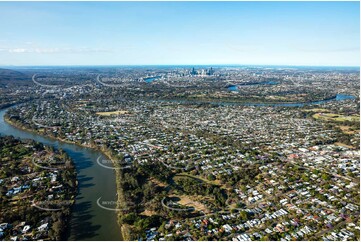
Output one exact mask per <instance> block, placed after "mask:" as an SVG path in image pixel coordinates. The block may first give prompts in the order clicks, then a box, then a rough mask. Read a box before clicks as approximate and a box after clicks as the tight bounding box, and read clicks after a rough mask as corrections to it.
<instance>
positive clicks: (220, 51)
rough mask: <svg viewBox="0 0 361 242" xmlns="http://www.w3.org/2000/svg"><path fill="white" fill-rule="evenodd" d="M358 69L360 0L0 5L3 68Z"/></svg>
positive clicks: (34, 3) (6, 3) (21, 3)
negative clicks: (71, 66) (352, 0)
mask: <svg viewBox="0 0 361 242" xmlns="http://www.w3.org/2000/svg"><path fill="white" fill-rule="evenodd" d="M212 64H213V65H217V64H223V65H227V64H232V65H237V64H239V65H247V64H249V65H307V66H359V65H360V3H359V2H0V65H2V66H4V65H15V66H26V65H30V66H37V65H212Z"/></svg>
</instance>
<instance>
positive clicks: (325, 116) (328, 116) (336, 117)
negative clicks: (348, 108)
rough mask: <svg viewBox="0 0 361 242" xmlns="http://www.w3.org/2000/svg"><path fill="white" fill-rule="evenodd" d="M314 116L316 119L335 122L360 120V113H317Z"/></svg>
mask: <svg viewBox="0 0 361 242" xmlns="http://www.w3.org/2000/svg"><path fill="white" fill-rule="evenodd" d="M312 117H313V118H315V119H322V120H325V121H334V122H344V121H350V122H360V116H359V115H350V116H345V115H341V114H335V113H316V114H314V115H313V116H312Z"/></svg>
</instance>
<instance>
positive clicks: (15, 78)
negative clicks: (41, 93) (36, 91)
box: [0, 68, 33, 87]
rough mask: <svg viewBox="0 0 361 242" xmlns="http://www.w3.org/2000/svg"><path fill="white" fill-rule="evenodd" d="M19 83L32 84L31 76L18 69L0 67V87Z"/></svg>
mask: <svg viewBox="0 0 361 242" xmlns="http://www.w3.org/2000/svg"><path fill="white" fill-rule="evenodd" d="M14 85H16V86H19V85H27V86H28V85H33V83H32V82H31V76H29V75H27V74H25V73H22V72H20V71H14V70H10V69H3V68H0V87H6V86H8V87H11V86H14Z"/></svg>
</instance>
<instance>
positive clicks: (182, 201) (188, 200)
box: [170, 195, 209, 213]
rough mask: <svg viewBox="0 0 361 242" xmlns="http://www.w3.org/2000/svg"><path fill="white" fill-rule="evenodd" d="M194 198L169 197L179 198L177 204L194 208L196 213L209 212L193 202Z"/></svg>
mask: <svg viewBox="0 0 361 242" xmlns="http://www.w3.org/2000/svg"><path fill="white" fill-rule="evenodd" d="M196 197H197V196H187V195H180V196H179V195H177V196H170V198H179V199H180V200H179V201H178V202H177V203H179V204H181V205H183V206H187V207H194V209H195V210H196V211H203V212H205V213H208V212H209V211H208V208H207V207H206V206H205V205H204V204H202V203H200V202H197V201H195V199H196ZM198 197H201V196H198Z"/></svg>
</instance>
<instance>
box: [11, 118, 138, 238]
mask: <svg viewBox="0 0 361 242" xmlns="http://www.w3.org/2000/svg"><path fill="white" fill-rule="evenodd" d="M4 121H5V122H6V123H8V124H9V125H11V126H13V127H15V128H17V129H19V130H22V131H25V132H29V133H32V134H36V135H41V136H44V137H46V138H49V139H52V140H55V141H60V142H63V143H67V144H72V145H76V146H79V147H84V148H90V149H93V150H95V151H98V152H101V153H102V154H103V155H104V156H105V157H107V158H108V159H110V160H111V161H112V163H113V167H114V168H116V167H118V166H119V165H118V162H116V159H115V157H113V155H112V154H111V152H110V151H109V150H106V149H104V148H103V147H97V146H95V145H91V144H82V143H77V142H73V141H69V140H65V139H61V138H59V137H55V136H51V135H44V134H43V133H42V132H40V131H38V130H33V129H30V128H27V127H25V126H24V125H21V123H18V122H14V121H13V120H11V119H10V118H9V117H8V116H7V115H6V114H5V115H4ZM114 171H115V180H116V190H117V212H116V214H117V218H118V219H117V223H118V226H119V229H120V231H121V239H122V240H130V239H131V238H132V236H131V234H132V231H131V227H129V226H128V225H125V224H122V223H121V218H122V216H123V212H122V210H121V207H122V206H126V201H125V200H124V196H123V189H122V187H121V185H120V181H121V179H122V174H121V172H120V169H114Z"/></svg>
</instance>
